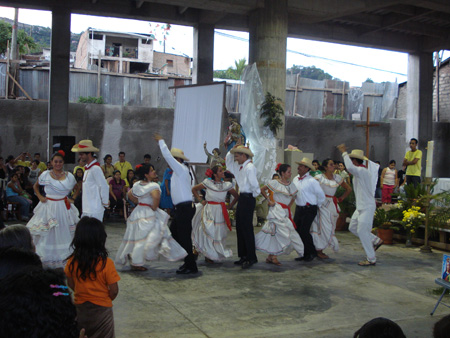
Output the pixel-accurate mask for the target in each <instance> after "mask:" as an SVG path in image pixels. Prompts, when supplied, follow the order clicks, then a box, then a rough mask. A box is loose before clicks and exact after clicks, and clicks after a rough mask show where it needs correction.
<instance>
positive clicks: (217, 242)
mask: <svg viewBox="0 0 450 338" xmlns="http://www.w3.org/2000/svg"><path fill="white" fill-rule="evenodd" d="M206 176H208V177H210V178H209V179H205V180H204V181H203V182H202V183H200V184H197V185H196V186H195V187H193V188H192V193H193V194H194V196H195V198H196V199H197V200H198V201H201V202H200V203H199V204H197V205H196V211H195V215H194V218H193V219H192V244H193V245H194V246H195V248H196V249H197V251H198V252H200V253H202V254H203V255H204V256H205V260H206V261H207V262H208V263H214V261H217V262H220V261H222V260H224V259H225V258H228V257H231V256H232V254H233V253H232V251H231V250H230V249H227V248H226V239H227V235H228V232H229V231H231V224H230V219H229V217H228V211H227V207H226V206H225V198H226V197H227V192H230V194H231V195H232V196H233V197H234V199H233V201H232V202H231V203H230V205H229V206H228V209H232V208H233V206H234V205H235V204H236V202H237V200H238V198H239V195H238V193H237V192H236V190H234V189H233V183H231V182H225V181H224V177H225V172H224V171H223V168H222V166H220V165H216V166H214V167H213V168H212V169H208V170H207V171H206ZM202 189H205V190H206V196H205V200H204V199H203V198H202V197H200V195H199V191H200V190H202Z"/></svg>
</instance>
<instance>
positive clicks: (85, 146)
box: [72, 140, 100, 153]
mask: <svg viewBox="0 0 450 338" xmlns="http://www.w3.org/2000/svg"><path fill="white" fill-rule="evenodd" d="M99 151H100V150H99V149H98V148H96V147H94V146H93V144H92V141H91V140H81V141H80V143H78V144H75V145H74V146H73V147H72V152H74V153H89V152H93V153H97V152H99Z"/></svg>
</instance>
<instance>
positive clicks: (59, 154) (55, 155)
mask: <svg viewBox="0 0 450 338" xmlns="http://www.w3.org/2000/svg"><path fill="white" fill-rule="evenodd" d="M55 157H61V158H62V160H63V161H64V156H63V154H61V153H60V152H59V151H57V152H56V153H53V155H52V157H51V159H50V160H51V161H53V159H54V158H55Z"/></svg>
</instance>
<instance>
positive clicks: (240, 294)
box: [106, 222, 450, 338]
mask: <svg viewBox="0 0 450 338" xmlns="http://www.w3.org/2000/svg"><path fill="white" fill-rule="evenodd" d="M106 227H107V232H108V240H107V246H108V249H109V250H110V256H111V257H112V258H114V257H115V254H116V250H117V248H118V246H119V243H120V241H121V239H122V236H123V234H124V232H125V224H124V223H123V222H107V223H106ZM255 230H256V232H257V231H259V230H260V228H255ZM337 236H338V239H339V241H340V244H341V250H340V252H339V253H330V252H328V253H329V255H330V257H331V259H330V260H328V261H321V260H317V259H316V260H314V261H312V262H310V263H301V262H295V261H294V258H295V257H296V255H295V254H294V253H293V254H291V255H290V256H281V257H280V261H281V262H282V263H283V265H282V266H281V267H277V266H274V265H269V264H266V263H265V262H264V261H265V255H264V254H262V253H258V259H259V263H258V264H256V265H254V266H253V267H252V268H251V269H249V270H242V269H241V268H239V267H236V266H235V265H233V261H234V260H235V259H236V258H237V257H236V254H234V256H233V258H232V259H230V260H229V261H226V262H224V263H222V264H214V265H210V264H207V263H205V262H204V260H203V258H202V257H200V258H199V261H198V263H199V264H198V265H199V270H200V272H199V274H198V275H195V276H192V275H191V276H178V275H176V274H175V270H176V269H177V268H178V266H179V265H181V263H179V262H175V263H173V262H172V263H171V262H166V261H164V260H161V261H158V262H149V264H148V265H147V267H148V268H149V270H148V271H146V272H134V271H129V270H128V269H126V270H124V271H119V274H120V276H121V278H122V279H121V281H120V282H119V288H120V292H119V296H118V297H117V299H116V300H115V301H114V315H115V324H116V335H117V337H179V336H185V337H352V336H353V333H354V332H355V331H356V330H357V329H358V328H359V327H361V326H362V325H363V324H364V323H365V322H367V321H368V320H370V319H372V318H375V317H380V316H382V317H387V318H390V319H392V320H394V321H395V322H397V323H398V324H399V325H400V326H401V327H402V329H403V331H404V332H405V334H406V336H407V337H421V338H423V337H431V336H432V327H433V324H434V323H435V322H436V321H437V320H439V319H440V318H441V317H443V316H445V315H447V314H449V313H450V310H449V309H448V308H446V307H445V306H443V305H440V306H439V307H438V309H437V311H436V313H435V315H434V316H433V317H431V316H430V312H431V310H432V309H433V306H434V304H435V302H436V301H437V298H438V295H436V294H433V290H434V289H436V287H437V286H436V285H435V284H434V279H435V278H436V277H439V274H440V266H441V259H442V252H439V251H437V250H434V252H433V253H431V254H422V253H420V252H419V249H418V248H405V247H404V245H403V244H395V245H392V246H386V245H385V246H382V247H381V248H380V249H379V251H378V263H377V265H376V266H375V267H359V266H358V265H357V264H356V263H357V262H358V261H359V260H361V259H363V258H364V255H363V250H362V248H361V245H360V243H359V240H358V239H357V238H356V237H354V236H353V235H352V234H351V233H349V232H340V233H338V234H337ZM228 243H229V245H230V247H231V248H232V249H233V251H236V234H235V231H233V232H232V233H230V235H229V237H228Z"/></svg>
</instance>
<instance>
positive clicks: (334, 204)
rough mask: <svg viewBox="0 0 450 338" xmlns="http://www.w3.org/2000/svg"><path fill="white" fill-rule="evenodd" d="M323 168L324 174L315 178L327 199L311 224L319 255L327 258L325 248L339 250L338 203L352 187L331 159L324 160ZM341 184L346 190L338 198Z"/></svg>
mask: <svg viewBox="0 0 450 338" xmlns="http://www.w3.org/2000/svg"><path fill="white" fill-rule="evenodd" d="M321 169H322V171H323V174H320V175H316V176H315V177H314V178H315V179H316V180H317V181H319V183H320V187H321V188H322V190H323V192H324V193H325V197H326V199H325V202H324V203H323V204H322V205H321V206H320V208H319V210H318V211H317V216H316V218H315V219H314V222H313V224H312V225H311V231H310V232H311V236H312V238H313V241H314V246H315V247H316V251H317V257H319V258H322V259H327V258H329V257H328V255H326V254H324V253H323V250H324V249H326V248H327V247H331V248H332V249H333V251H334V252H337V251H338V250H339V242H338V240H337V238H336V236H335V234H334V233H335V230H336V221H337V219H338V217H339V211H340V210H339V205H338V203H339V202H342V201H343V200H344V199H345V198H346V197H347V196H348V195H349V194H350V193H351V191H352V188H351V187H350V186H349V185H348V184H347V183H346V182H345V180H344V179H343V178H342V176H340V175H339V174H335V173H334V172H335V166H334V162H333V161H332V160H331V159H326V160H324V161H323V162H322V166H321ZM340 185H342V187H343V188H344V189H345V192H344V194H343V195H342V196H341V197H339V198H336V196H334V195H335V193H336V190H337V188H338V187H339V186H340Z"/></svg>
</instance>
